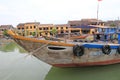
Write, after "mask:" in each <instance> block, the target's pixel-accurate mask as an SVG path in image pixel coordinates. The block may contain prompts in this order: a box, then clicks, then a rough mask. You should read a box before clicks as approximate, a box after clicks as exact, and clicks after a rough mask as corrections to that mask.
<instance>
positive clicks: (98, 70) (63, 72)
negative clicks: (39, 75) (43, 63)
mask: <svg viewBox="0 0 120 80" xmlns="http://www.w3.org/2000/svg"><path fill="white" fill-rule="evenodd" d="M56 79H57V80H120V64H115V65H109V66H96V67H79V68H56V67H52V68H51V70H50V71H49V72H48V74H47V76H46V78H45V80H56Z"/></svg>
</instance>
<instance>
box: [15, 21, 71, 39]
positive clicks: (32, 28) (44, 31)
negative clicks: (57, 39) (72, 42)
mask: <svg viewBox="0 0 120 80" xmlns="http://www.w3.org/2000/svg"><path fill="white" fill-rule="evenodd" d="M17 29H18V33H19V34H20V35H22V36H31V35H33V34H35V35H36V36H37V37H39V36H42V35H46V36H50V35H53V34H52V33H51V31H52V30H53V29H56V31H57V34H61V33H68V32H69V28H68V26H67V24H57V25H53V24H40V23H39V22H29V23H20V24H18V25H17Z"/></svg>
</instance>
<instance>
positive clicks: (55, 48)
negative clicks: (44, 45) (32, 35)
mask: <svg viewBox="0 0 120 80" xmlns="http://www.w3.org/2000/svg"><path fill="white" fill-rule="evenodd" d="M48 49H51V50H64V49H66V48H62V47H53V46H50V47H48Z"/></svg>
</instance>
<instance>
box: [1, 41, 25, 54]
mask: <svg viewBox="0 0 120 80" xmlns="http://www.w3.org/2000/svg"><path fill="white" fill-rule="evenodd" d="M16 48H17V49H18V50H19V52H20V53H25V52H27V51H25V50H24V49H23V48H22V47H20V46H19V45H17V43H15V42H10V43H8V44H4V45H2V46H1V47H0V51H4V52H12V51H14V49H16Z"/></svg>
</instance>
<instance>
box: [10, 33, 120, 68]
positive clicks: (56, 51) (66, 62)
mask: <svg viewBox="0 0 120 80" xmlns="http://www.w3.org/2000/svg"><path fill="white" fill-rule="evenodd" d="M8 34H9V35H10V36H11V37H12V38H13V39H14V40H15V42H17V43H18V44H19V45H20V46H22V47H23V48H24V49H25V50H27V51H28V52H29V53H31V54H32V55H33V56H35V57H36V58H38V59H39V60H41V61H43V62H45V63H48V64H50V65H52V66H56V67H79V66H94V65H108V64H115V63H120V45H119V44H118V42H119V41H116V42H117V43H113V42H111V41H107V42H106V41H100V40H99V41H97V42H96V41H95V42H92V43H89V42H84V43H83V42H73V41H68V42H63V41H62V42H59V41H52V40H38V39H34V38H28V37H23V36H19V35H16V34H15V33H14V32H12V31H8Z"/></svg>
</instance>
